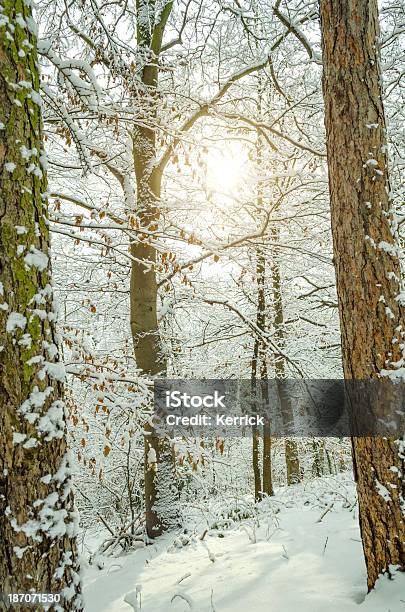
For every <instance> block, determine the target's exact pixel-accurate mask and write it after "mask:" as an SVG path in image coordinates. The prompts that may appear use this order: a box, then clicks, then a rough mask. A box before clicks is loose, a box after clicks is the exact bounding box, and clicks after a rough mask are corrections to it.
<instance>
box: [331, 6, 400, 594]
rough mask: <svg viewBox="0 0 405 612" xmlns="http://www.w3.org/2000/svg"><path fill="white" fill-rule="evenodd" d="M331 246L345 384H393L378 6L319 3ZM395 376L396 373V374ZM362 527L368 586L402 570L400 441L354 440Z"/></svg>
mask: <svg viewBox="0 0 405 612" xmlns="http://www.w3.org/2000/svg"><path fill="white" fill-rule="evenodd" d="M320 7H321V28H322V46H323V64H324V74H323V90H324V99H325V124H326V133H327V152H328V166H329V188H330V197H331V216H332V232H333V246H334V257H335V266H336V279H337V291H338V300H339V312H340V324H341V334H342V353H343V369H344V375H345V377H346V378H347V379H368V378H376V377H380V376H388V377H393V378H396V377H400V376H401V370H400V368H401V366H402V363H403V346H404V333H405V321H404V309H403V306H402V301H401V298H400V297H399V294H400V290H401V287H400V285H401V280H400V279H401V270H400V264H399V259H398V247H397V244H396V241H395V238H394V236H393V231H392V215H391V212H390V208H391V202H390V186H389V178H388V166H387V143H386V131H385V119H384V109H383V104H382V93H381V73H380V67H379V35H380V32H379V23H378V8H377V2H376V0H344V1H343V2H334V1H333V0H321V3H320ZM402 371H403V370H402ZM353 448H354V462H355V471H356V476H357V486H358V496H359V508H360V525H361V532H362V539H363V547H364V553H365V559H366V564H367V572H368V586H369V588H372V587H373V585H374V583H375V581H376V579H377V577H378V575H379V574H380V573H381V572H384V571H387V570H388V569H389V565H390V564H393V565H399V566H400V567H401V568H402V569H405V546H404V542H405V519H404V497H405V486H404V476H403V475H404V472H405V462H404V455H405V452H404V451H405V448H404V442H403V441H402V442H401V441H394V440H390V439H385V438H368V437H367V438H355V439H354V442H353Z"/></svg>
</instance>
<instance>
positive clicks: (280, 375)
mask: <svg viewBox="0 0 405 612" xmlns="http://www.w3.org/2000/svg"><path fill="white" fill-rule="evenodd" d="M271 238H272V241H273V242H274V243H277V242H278V239H279V233H278V231H277V229H276V228H272V230H271ZM271 275H272V285H273V309H274V323H273V325H274V331H275V337H274V339H275V341H276V344H277V346H278V347H279V348H280V349H284V345H285V337H284V310H283V298H282V295H281V274H280V266H279V263H278V258H277V253H276V252H273V257H272V262H271ZM274 367H275V375H276V379H277V391H278V398H279V402H280V407H281V416H282V419H283V424H284V425H285V426H287V425H288V424H290V423H293V422H294V412H293V408H292V404H291V398H290V397H289V394H288V390H287V389H286V387H285V384H284V383H283V381H284V379H285V359H284V357H283V356H282V355H276V357H275V364H274ZM284 450H285V463H286V469H287V484H289V485H292V484H296V483H297V482H300V480H301V472H300V462H299V457H298V445H297V442H296V440H293V439H291V438H289V439H286V440H285V443H284Z"/></svg>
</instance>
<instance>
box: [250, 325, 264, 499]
mask: <svg viewBox="0 0 405 612" xmlns="http://www.w3.org/2000/svg"><path fill="white" fill-rule="evenodd" d="M258 354H259V339H258V338H257V337H256V338H255V343H254V347H253V357H252V381H251V389H252V398H255V397H256V395H257V392H258V390H257V382H256V379H257V358H258ZM252 466H253V477H254V489H255V501H260V499H261V491H262V479H261V476H260V432H259V429H258V427H256V426H253V427H252Z"/></svg>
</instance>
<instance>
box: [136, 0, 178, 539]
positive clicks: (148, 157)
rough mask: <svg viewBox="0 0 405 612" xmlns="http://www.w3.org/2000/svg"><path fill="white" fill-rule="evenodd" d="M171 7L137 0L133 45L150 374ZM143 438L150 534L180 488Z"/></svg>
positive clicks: (158, 362)
mask: <svg viewBox="0 0 405 612" xmlns="http://www.w3.org/2000/svg"><path fill="white" fill-rule="evenodd" d="M171 8H172V2H168V3H166V4H165V5H164V7H163V8H162V11H161V14H160V15H159V16H157V15H156V14H155V3H154V2H152V1H150V0H140V1H139V2H138V3H137V45H138V52H139V57H140V62H142V64H143V68H142V72H141V81H142V91H141V98H142V100H143V103H144V112H145V115H146V116H147V118H148V121H147V122H146V125H137V126H136V127H135V129H134V133H133V155H134V168H135V176H136V186H137V202H136V204H137V216H138V221H139V225H140V227H141V228H142V229H144V230H145V234H144V235H143V236H141V239H139V240H137V241H135V242H133V243H132V245H131V255H132V256H133V258H134V259H133V262H132V269H131V286H130V307H131V330H132V338H133V342H134V350H135V359H136V363H137V366H138V367H139V368H140V369H141V370H142V372H143V373H144V374H147V375H150V376H156V375H159V374H160V375H162V374H163V375H164V374H165V372H166V360H165V357H164V355H163V354H162V352H161V345H160V334H159V325H158V318H157V301H158V285H157V279H156V261H157V253H156V248H155V246H154V245H153V242H152V240H151V239H150V235H151V234H152V235H153V232H154V231H155V230H156V229H157V224H158V223H159V216H160V211H159V200H160V191H161V172H160V171H159V169H158V168H157V160H156V132H155V129H154V127H153V120H154V119H156V116H157V103H158V94H157V86H158V76H159V69H158V62H159V54H160V51H161V46H162V38H163V32H164V28H165V25H166V22H167V19H168V16H169V14H170V11H171ZM146 429H147V430H149V435H146V436H145V508H146V528H147V533H148V536H149V537H151V538H153V537H156V536H158V535H160V534H161V533H162V532H163V531H164V530H165V529H166V528H167V527H169V526H170V524H171V523H172V522H173V520H175V518H176V516H177V506H178V504H177V501H178V492H177V487H176V485H175V483H176V479H175V469H174V454H173V451H172V448H171V443H170V440H167V439H163V438H161V437H159V436H157V435H155V432H154V430H153V428H152V427H150V426H149V425H147V426H146Z"/></svg>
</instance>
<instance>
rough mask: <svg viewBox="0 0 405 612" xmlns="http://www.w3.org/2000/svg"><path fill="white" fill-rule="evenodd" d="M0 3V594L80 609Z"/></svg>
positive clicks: (24, 66)
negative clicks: (51, 599) (48, 596)
mask: <svg viewBox="0 0 405 612" xmlns="http://www.w3.org/2000/svg"><path fill="white" fill-rule="evenodd" d="M0 6H1V12H0V122H1V125H0V179H1V182H0V192H1V193H0V220H1V227H0V281H1V284H0V585H1V589H0V590H1V591H3V592H5V593H13V592H14V593H16V592H17V593H18V592H19V593H23V592H28V591H30V590H33V591H36V592H43V593H62V595H64V597H63V598H62V601H61V606H62V607H63V609H64V610H80V609H82V605H81V597H80V584H79V577H78V573H77V550H76V543H75V538H74V535H75V520H76V513H75V511H74V507H73V499H72V493H71V491H70V474H69V464H68V457H67V454H66V442H65V435H64V434H65V415H64V406H63V402H62V400H63V386H62V382H61V380H62V377H61V375H60V368H59V366H58V365H57V361H58V359H57V354H56V344H57V342H56V339H55V314H54V312H53V303H52V290H51V286H50V278H51V270H50V260H49V231H48V221H47V199H46V189H47V184H46V171H45V168H44V162H43V157H42V133H41V129H42V128H41V112H40V97H39V93H38V91H39V77H38V67H37V53H36V42H37V41H36V38H35V34H34V26H33V21H32V15H31V8H30V6H29V3H25V2H23V0H2V1H1V5H0ZM18 15H19V17H18V19H17V18H16V17H17V16H18ZM2 606H4V604H2V603H0V609H2ZM3 609H5V608H3ZM31 609H34V610H35V609H36V610H40V609H41V610H42V609H43V606H39V605H34V606H33V608H31Z"/></svg>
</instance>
